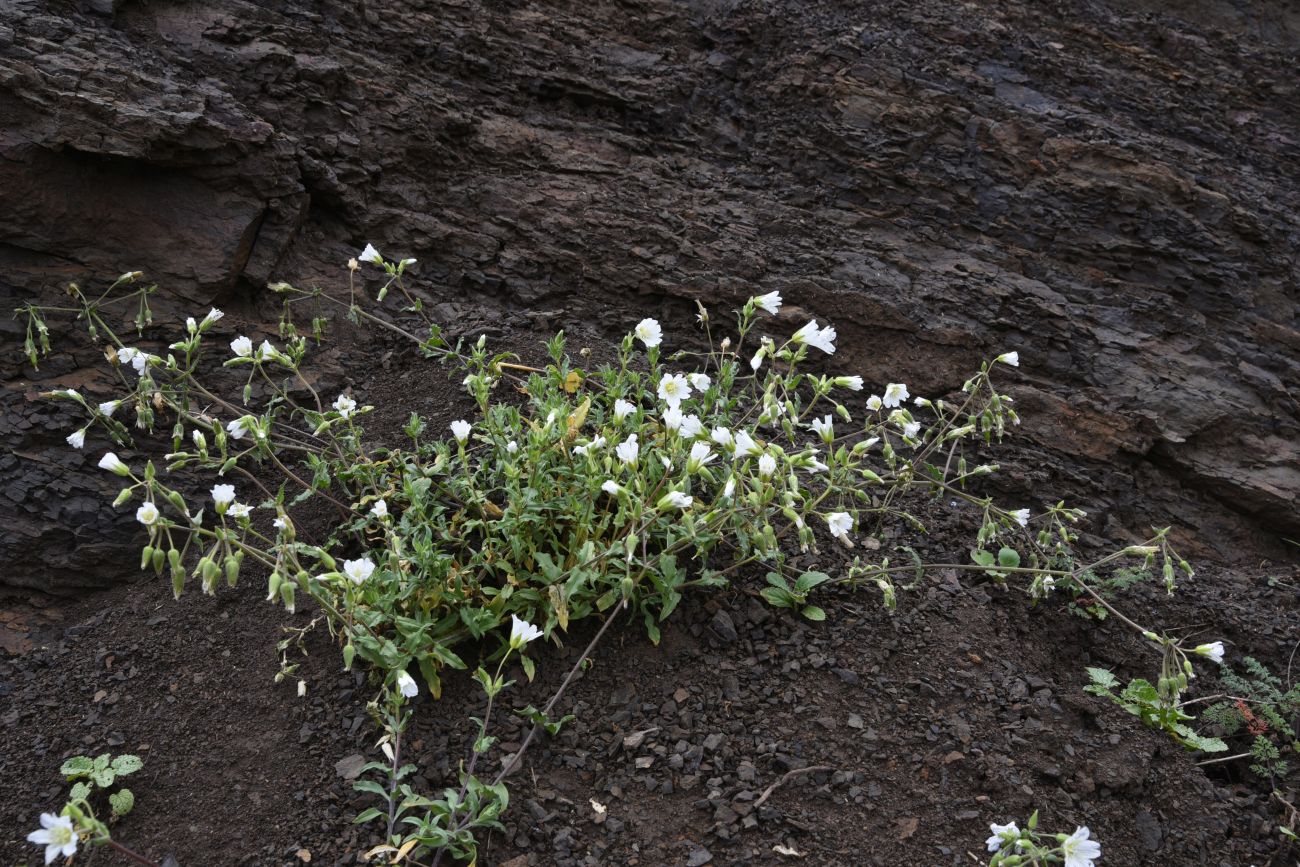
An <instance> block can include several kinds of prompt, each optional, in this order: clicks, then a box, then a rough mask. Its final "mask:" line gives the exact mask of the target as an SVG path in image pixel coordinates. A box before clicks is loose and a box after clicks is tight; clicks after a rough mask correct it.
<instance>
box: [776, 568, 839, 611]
mask: <svg viewBox="0 0 1300 867" xmlns="http://www.w3.org/2000/svg"><path fill="white" fill-rule="evenodd" d="M766 580H767V583H768V585H769V586H767V587H764V588H763V589H762V590H760V591H759V592H760V593H761V594H762V596H763V598H764V599H766V600H767V602H768V604H769V605H772V606H773V607H775V608H789V609H790V610H792V611H798V612H799V613H800V614H802V615H803V616H804V617H807V618H808V619H809V620H825V619H826V612H825V611H823V610H822V609H821V608H820V607H818V606H816V605H809V604H807V602H808V594H809V593H811V592H812V590H813V588H814V587H816V586H817V585H818V584H822V583H824V582H826V581H829V580H831V576H829V575H827V574H826V573H825V572H804V573H803V574H801V575H800V576H799V577H798V578H796V579H795V581H794V584H791V583H790V582H789V581H787V580H786V578H785V576H784V575H782V574H781V573H780V572H768V573H767V576H766Z"/></svg>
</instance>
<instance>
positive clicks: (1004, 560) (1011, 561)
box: [998, 548, 1020, 569]
mask: <svg viewBox="0 0 1300 867" xmlns="http://www.w3.org/2000/svg"><path fill="white" fill-rule="evenodd" d="M998 565H999V566H1002V567H1003V568H1005V569H1015V568H1016V567H1018V566H1019V565H1020V552H1019V551H1017V550H1016V549H1015V548H1003V549H1002V550H1000V551H998Z"/></svg>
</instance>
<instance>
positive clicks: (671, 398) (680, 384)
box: [659, 373, 691, 406]
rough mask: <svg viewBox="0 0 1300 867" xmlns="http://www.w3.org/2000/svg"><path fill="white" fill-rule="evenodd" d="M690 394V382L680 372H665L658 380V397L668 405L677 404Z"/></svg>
mask: <svg viewBox="0 0 1300 867" xmlns="http://www.w3.org/2000/svg"><path fill="white" fill-rule="evenodd" d="M690 396H691V384H690V383H689V382H687V381H686V377H684V376H682V375H681V374H680V373H665V374H664V375H663V379H661V380H659V398H660V399H661V400H663V401H664V402H665V403H667V404H668V405H669V406H678V405H679V404H681V402H682V401H683V400H685V399H686V398H688V397H690Z"/></svg>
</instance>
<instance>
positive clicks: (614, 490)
mask: <svg viewBox="0 0 1300 867" xmlns="http://www.w3.org/2000/svg"><path fill="white" fill-rule="evenodd" d="M600 489H601V490H602V491H604V492H605V493H607V494H609V495H610V496H611V497H617V496H618V495H619V493H620V492H621V491H622V490H623V487H622V486H621V485H620V484H619V483H618V482H616V481H614V480H613V479H606V480H605V481H604V483H603V484H601V486H600Z"/></svg>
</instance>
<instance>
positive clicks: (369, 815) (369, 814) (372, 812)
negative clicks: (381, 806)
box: [352, 807, 384, 825]
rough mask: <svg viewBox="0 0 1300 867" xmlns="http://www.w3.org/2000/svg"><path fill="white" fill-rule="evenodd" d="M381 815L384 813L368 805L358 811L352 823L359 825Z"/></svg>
mask: <svg viewBox="0 0 1300 867" xmlns="http://www.w3.org/2000/svg"><path fill="white" fill-rule="evenodd" d="M382 815H384V814H383V813H381V812H379V811H378V810H376V809H375V808H374V807H368V808H367V809H365V810H362V811H361V812H360V813H358V814H357V817H356V818H355V819H353V820H352V824H354V825H361V824H364V823H365V822H371V821H374V820H375V819H378V818H379V817H380V816H382Z"/></svg>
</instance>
